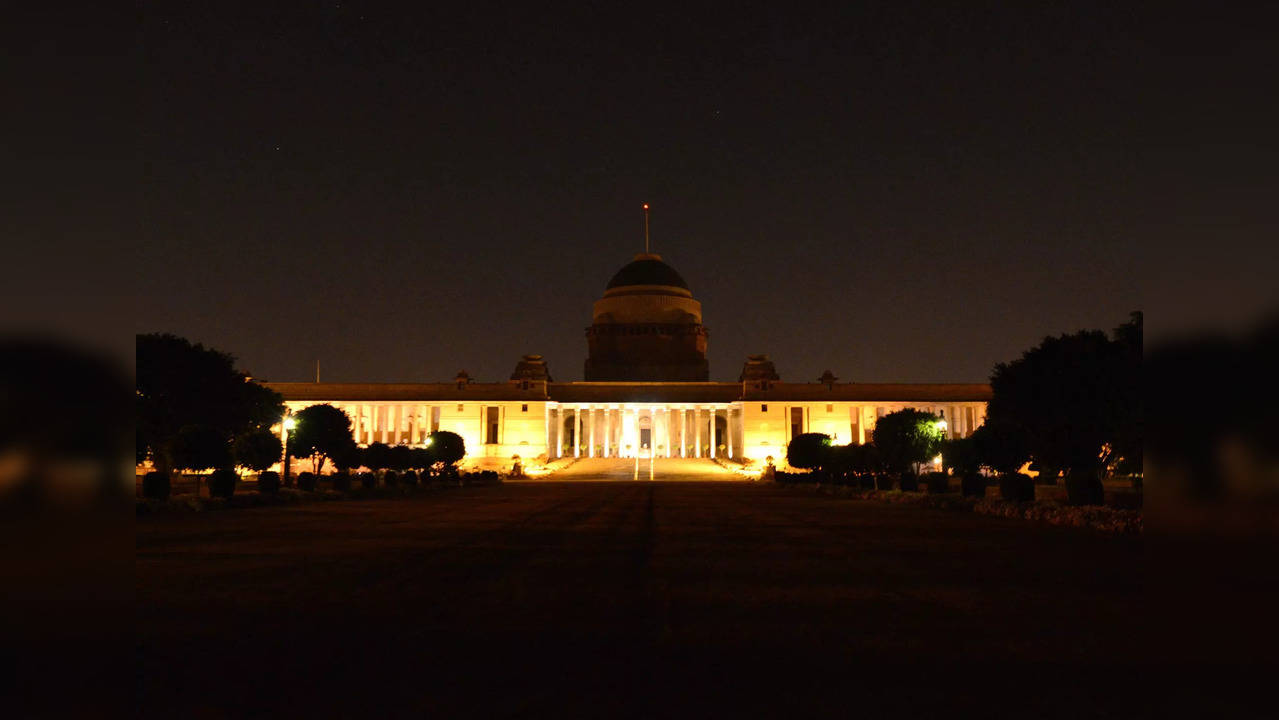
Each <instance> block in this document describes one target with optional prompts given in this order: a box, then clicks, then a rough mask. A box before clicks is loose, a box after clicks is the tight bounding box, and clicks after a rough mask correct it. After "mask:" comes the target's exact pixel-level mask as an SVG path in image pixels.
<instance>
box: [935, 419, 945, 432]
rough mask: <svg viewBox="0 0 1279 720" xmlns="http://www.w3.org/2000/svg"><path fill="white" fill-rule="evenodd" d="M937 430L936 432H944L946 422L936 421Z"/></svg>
mask: <svg viewBox="0 0 1279 720" xmlns="http://www.w3.org/2000/svg"><path fill="white" fill-rule="evenodd" d="M937 429H938V430H945V429H946V421H945V420H938V421H937Z"/></svg>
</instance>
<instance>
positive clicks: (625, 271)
mask: <svg viewBox="0 0 1279 720" xmlns="http://www.w3.org/2000/svg"><path fill="white" fill-rule="evenodd" d="M706 336H707V331H706V327H705V326H704V325H702V304H701V303H700V302H698V301H697V300H695V299H693V293H692V292H690V291H689V289H688V283H686V282H684V278H682V277H680V274H679V273H678V272H676V271H675V268H673V267H671V266H670V265H667V264H666V263H665V262H663V261H662V257H661V256H660V255H655V254H652V253H640V254H639V255H636V256H635V258H634V259H633V260H631V261H630V262H629V263H627V264H626V265H623V266H622V269H621V270H618V271H617V273H616V274H614V275H613V279H612V280H610V281H609V283H608V287H607V288H605V290H604V296H603V297H602V298H600V299H599V300H597V301H595V308H594V312H592V314H591V326H590V327H588V328H587V329H586V343H587V350H588V354H587V358H586V367H585V378H586V380H587V382H592V381H596V382H598V381H627V380H631V381H642V382H706V381H707V380H708V379H709V378H710V366H709V364H708V363H707V360H706Z"/></svg>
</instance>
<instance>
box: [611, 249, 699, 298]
mask: <svg viewBox="0 0 1279 720" xmlns="http://www.w3.org/2000/svg"><path fill="white" fill-rule="evenodd" d="M632 285H663V286H666V287H677V288H681V289H683V290H688V289H689V288H688V283H686V282H684V278H682V277H680V274H679V273H678V272H675V268H673V267H671V266H670V265H667V264H666V263H665V262H663V261H662V256H661V255H654V254H652V253H640V254H639V255H636V256H635V259H633V260H631V261H630V262H628V263H626V264H625V265H623V266H622V269H621V270H618V271H617V273H616V274H615V275H613V279H612V280H609V281H608V287H606V288H605V289H606V290H612V289H613V288H619V287H628V286H632Z"/></svg>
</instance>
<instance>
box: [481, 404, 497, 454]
mask: <svg viewBox="0 0 1279 720" xmlns="http://www.w3.org/2000/svg"><path fill="white" fill-rule="evenodd" d="M497 418H498V408H496V407H489V408H484V420H485V423H484V424H485V425H486V426H487V432H486V433H484V444H485V445H496V444H497V426H498V419H497Z"/></svg>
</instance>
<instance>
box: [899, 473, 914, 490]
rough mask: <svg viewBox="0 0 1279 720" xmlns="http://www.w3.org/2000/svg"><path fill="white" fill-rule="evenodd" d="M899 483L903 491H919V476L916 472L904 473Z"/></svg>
mask: <svg viewBox="0 0 1279 720" xmlns="http://www.w3.org/2000/svg"><path fill="white" fill-rule="evenodd" d="M898 485H899V486H901V489H902V492H919V476H918V475H916V474H915V473H902V477H901V481H900V482H898Z"/></svg>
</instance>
